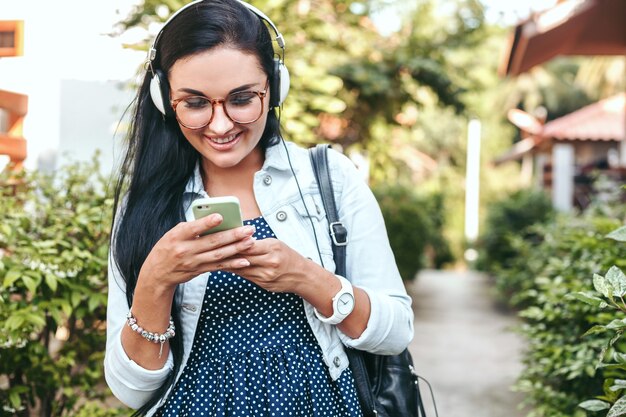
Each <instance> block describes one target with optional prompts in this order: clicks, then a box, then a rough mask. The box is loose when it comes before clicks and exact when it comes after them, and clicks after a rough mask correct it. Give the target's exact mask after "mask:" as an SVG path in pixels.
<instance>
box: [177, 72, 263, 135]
mask: <svg viewBox="0 0 626 417" xmlns="http://www.w3.org/2000/svg"><path fill="white" fill-rule="evenodd" d="M268 88H269V80H268V81H267V84H265V89H264V90H263V91H238V92H236V93H231V94H229V95H228V96H227V97H226V98H208V97H204V96H190V97H184V98H179V99H176V100H172V102H171V104H172V108H173V109H174V113H175V114H176V120H178V122H179V123H180V124H181V125H183V126H185V127H186V128H187V129H202V128H203V127H205V126H208V125H209V123H211V120H213V115H214V114H215V111H214V106H215V105H216V104H221V105H222V108H223V109H224V113H225V114H226V117H228V118H229V119H230V120H232V121H233V122H235V123H239V124H250V123H254V122H256V121H257V120H259V119H260V118H261V115H262V114H263V98H265V96H266V95H267V89H268Z"/></svg>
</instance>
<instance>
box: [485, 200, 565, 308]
mask: <svg viewBox="0 0 626 417" xmlns="http://www.w3.org/2000/svg"><path fill="white" fill-rule="evenodd" d="M553 219H554V210H553V208H552V203H551V202H550V199H549V197H548V196H547V195H546V194H545V193H543V192H541V191H533V190H530V189H523V190H519V191H516V192H515V193H513V194H512V195H510V196H507V197H505V198H503V199H501V200H499V201H497V202H495V203H492V204H491V205H490V206H489V207H488V211H487V216H486V219H485V222H484V230H485V231H484V233H483V234H482V235H481V236H480V238H479V241H478V242H477V247H478V249H479V258H478V260H477V262H476V267H477V268H478V269H480V270H483V271H487V272H490V273H491V274H492V275H493V276H494V277H495V284H496V287H497V289H498V290H499V292H500V294H501V295H502V296H503V298H504V299H506V300H509V302H510V303H512V304H516V302H517V300H518V299H519V293H520V291H522V290H524V289H526V288H527V287H528V283H529V282H530V281H531V280H530V279H528V277H527V276H525V275H520V274H518V273H517V272H518V269H520V268H521V269H523V268H524V263H526V262H532V260H529V258H528V255H529V254H527V253H526V252H527V251H529V250H530V251H532V250H533V246H532V245H533V243H539V241H540V240H539V236H537V231H536V228H535V227H534V226H537V225H542V224H546V223H548V222H550V221H551V220H553ZM518 262H521V264H520V265H517V263H518Z"/></svg>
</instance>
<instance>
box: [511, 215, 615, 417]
mask: <svg viewBox="0 0 626 417" xmlns="http://www.w3.org/2000/svg"><path fill="white" fill-rule="evenodd" d="M618 225H619V222H618V221H617V220H612V219H608V218H605V217H593V218H587V217H579V218H572V217H565V216H563V217H559V218H558V219H557V221H555V222H553V223H550V224H547V225H543V226H539V227H535V228H534V229H533V230H534V238H533V239H532V240H523V239H518V241H517V246H516V247H515V249H516V254H515V255H514V256H515V260H514V261H513V262H509V263H508V264H507V270H506V274H507V276H508V277H515V278H516V279H517V280H518V282H520V285H519V289H518V291H519V292H518V293H516V294H514V298H516V302H517V305H518V306H524V308H523V310H521V311H520V317H521V318H522V321H523V323H522V325H521V327H520V331H521V333H522V334H523V335H524V336H525V338H526V340H527V349H526V351H525V353H524V359H523V362H524V365H525V368H524V370H523V371H522V374H521V376H520V378H519V380H518V383H517V384H516V388H517V389H518V390H520V391H522V392H524V393H526V397H525V398H526V399H525V403H526V405H528V406H530V407H531V408H532V412H531V414H530V415H531V416H533V417H548V416H549V417H566V416H568V417H571V416H584V415H585V414H584V411H583V410H582V409H581V408H579V407H578V404H580V403H581V402H582V401H584V400H587V399H589V398H590V397H591V396H593V395H594V394H595V393H596V390H597V387H601V386H602V383H603V378H605V377H608V376H609V375H610V374H611V372H613V370H612V369H610V368H598V369H596V366H597V365H598V363H599V362H598V361H599V359H601V356H603V354H602V350H603V348H604V347H605V345H606V340H605V337H604V336H603V335H601V334H598V333H593V332H592V333H590V334H588V335H587V336H585V337H582V335H583V334H584V333H585V332H586V331H587V330H588V329H589V328H590V327H593V326H594V325H596V324H599V323H603V322H606V320H607V315H606V313H604V312H598V311H597V308H596V307H594V306H592V305H590V304H586V303H580V302H578V301H574V300H573V296H572V295H570V294H573V293H575V294H579V293H582V292H585V291H587V289H588V288H589V286H590V285H592V282H591V281H592V277H593V276H594V274H597V273H599V272H600V271H606V270H607V269H608V268H609V267H610V266H611V265H622V266H623V265H624V264H625V259H626V250H625V248H623V247H617V246H616V245H615V244H614V242H612V241H611V240H609V239H606V238H605V236H606V235H607V233H609V232H610V231H611V230H614V229H615V228H616V227H617V226H618ZM503 271H505V270H504V269H503V270H501V273H502V272H503ZM581 297H582V296H580V295H579V296H578V298H581ZM589 406H590V407H596V406H598V404H597V403H590V404H589Z"/></svg>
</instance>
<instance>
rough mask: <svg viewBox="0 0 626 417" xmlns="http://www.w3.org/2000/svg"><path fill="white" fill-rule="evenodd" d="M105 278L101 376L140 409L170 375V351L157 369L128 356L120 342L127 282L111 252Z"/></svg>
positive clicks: (116, 393) (125, 307)
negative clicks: (142, 364) (149, 368)
mask: <svg viewBox="0 0 626 417" xmlns="http://www.w3.org/2000/svg"><path fill="white" fill-rule="evenodd" d="M112 242H113V240H112ZM111 253H112V250H111ZM108 280H109V286H108V288H109V294H108V304H107V342H106V354H105V357H104V375H105V379H106V382H107V384H108V385H109V388H110V389H111V392H113V395H115V396H116V397H117V398H118V399H119V400H120V401H121V402H123V403H124V404H126V405H127V406H129V407H131V408H139V407H141V406H142V405H143V404H145V403H146V402H147V401H148V399H149V398H150V396H151V395H152V393H153V392H154V391H155V390H156V389H158V388H159V387H160V386H161V385H162V384H163V382H164V381H165V379H166V378H167V376H168V375H169V373H170V371H171V369H172V366H173V359H172V354H171V353H170V354H169V357H168V360H167V362H166V363H165V365H164V367H163V368H162V369H158V370H148V369H145V368H143V367H141V366H139V365H138V364H137V363H136V362H134V361H133V360H132V359H130V358H129V357H128V355H127V354H126V352H125V351H124V347H123V346H122V341H121V333H122V329H123V328H124V326H125V324H126V314H127V313H128V304H127V302H126V285H125V283H124V280H123V279H122V275H121V273H120V271H119V269H118V268H117V265H116V264H115V262H114V261H113V255H112V254H109V268H108Z"/></svg>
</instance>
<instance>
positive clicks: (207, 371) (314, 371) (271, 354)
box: [156, 217, 362, 417]
mask: <svg viewBox="0 0 626 417" xmlns="http://www.w3.org/2000/svg"><path fill="white" fill-rule="evenodd" d="M244 223H245V224H253V225H254V226H255V227H256V232H255V237H256V238H257V239H265V238H268V237H274V233H273V232H272V230H271V229H270V227H269V225H268V224H267V223H266V221H265V219H264V218H263V217H259V218H257V219H253V220H246V221H245V222H244ZM201 314H202V315H201V317H200V322H199V323H198V330H197V331H196V336H195V340H194V345H193V347H192V350H191V355H190V357H189V361H188V363H187V366H186V368H185V370H184V371H183V374H182V375H181V377H180V379H179V381H178V382H177V383H176V386H175V387H174V389H173V390H172V394H171V395H170V397H169V398H168V400H167V402H166V403H165V404H164V405H163V406H162V407H161V408H160V409H159V410H158V411H157V413H156V415H157V416H194V417H195V416H211V417H226V416H228V417H251V416H259V417H261V416H263V417H270V416H271V417H279V416H289V417H296V416H298V417H309V416H315V417H357V416H358V417H361V416H362V414H361V410H360V407H359V403H358V399H357V396H356V391H355V388H354V379H353V377H352V373H351V371H350V370H349V369H348V370H346V371H345V372H343V373H342V375H341V377H340V378H339V379H338V380H337V381H333V380H332V379H331V378H330V375H329V373H328V369H327V368H326V366H325V365H324V363H323V360H322V354H321V350H320V347H319V345H318V344H317V341H316V340H315V336H314V335H313V332H312V331H311V328H310V326H309V324H308V322H307V320H306V316H305V314H304V306H303V304H302V299H301V298H300V297H298V296H296V295H295V294H289V293H273V292H269V291H266V290H264V289H262V288H260V287H259V286H257V285H255V284H253V283H252V282H250V281H248V280H246V279H244V278H242V277H240V276H239V275H235V274H232V273H228V272H223V271H218V272H215V273H212V274H211V276H210V277H209V281H208V283H207V288H206V293H205V296H204V303H203V306H202V313H201Z"/></svg>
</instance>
